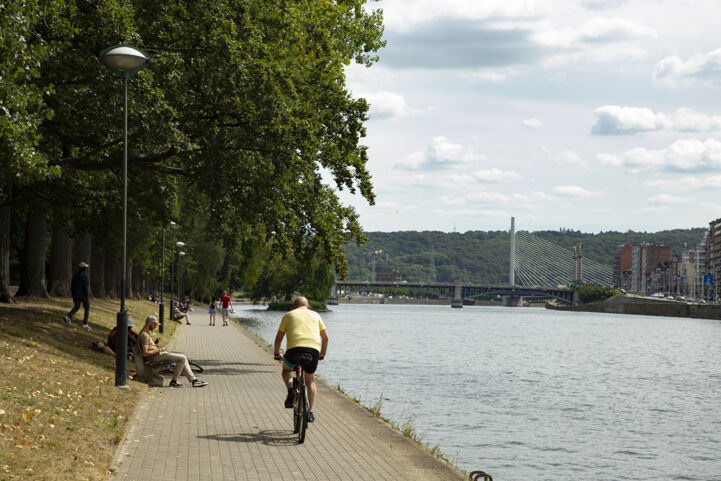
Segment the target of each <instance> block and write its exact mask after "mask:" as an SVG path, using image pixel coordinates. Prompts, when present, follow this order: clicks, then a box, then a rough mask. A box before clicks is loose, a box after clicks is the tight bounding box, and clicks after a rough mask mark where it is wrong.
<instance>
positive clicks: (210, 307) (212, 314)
mask: <svg viewBox="0 0 721 481" xmlns="http://www.w3.org/2000/svg"><path fill="white" fill-rule="evenodd" d="M216 302H217V301H216V299H215V296H213V297H212V298H211V299H210V305H208V314H210V320H209V321H208V325H209V326H214V325H215V314H217V312H218V306H217V304H216Z"/></svg>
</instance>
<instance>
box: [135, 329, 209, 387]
mask: <svg viewBox="0 0 721 481" xmlns="http://www.w3.org/2000/svg"><path fill="white" fill-rule="evenodd" d="M159 324H160V321H159V320H158V318H157V317H155V316H148V317H147V318H146V319H145V326H143V330H142V331H140V334H139V335H138V343H139V344H140V352H141V353H142V355H143V361H145V362H153V363H159V362H174V363H175V371H174V372H173V378H172V379H171V380H170V387H183V385H182V384H180V383H179V382H178V377H180V374H181V373H182V374H183V375H184V376H185V377H186V378H187V379H188V382H189V383H190V384H191V386H193V387H203V386H207V385H208V383H207V382H205V381H201V380H200V379H198V378H196V377H195V375H194V374H193V371H192V370H191V369H190V364H188V358H187V357H185V355H184V354H178V353H175V352H168V350H167V349H166V348H164V347H161V348H159V349H158V346H157V345H156V344H155V341H153V338H152V337H151V336H150V332H151V331H154V330H155V328H156V327H158V325H159Z"/></svg>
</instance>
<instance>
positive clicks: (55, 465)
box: [0, 298, 177, 481]
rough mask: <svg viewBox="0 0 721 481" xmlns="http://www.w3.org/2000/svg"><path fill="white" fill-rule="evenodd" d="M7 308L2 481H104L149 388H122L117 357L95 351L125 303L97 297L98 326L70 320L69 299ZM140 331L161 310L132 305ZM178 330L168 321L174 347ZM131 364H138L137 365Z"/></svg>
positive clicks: (2, 318)
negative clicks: (117, 385)
mask: <svg viewBox="0 0 721 481" xmlns="http://www.w3.org/2000/svg"><path fill="white" fill-rule="evenodd" d="M17 301H18V302H17V304H0V481H10V480H46V481H55V480H58V481H60V480H63V481H65V480H70V479H72V480H101V479H106V478H107V476H108V474H109V473H111V472H112V468H111V466H110V464H111V462H112V460H113V456H114V454H115V451H116V449H117V445H118V444H119V443H120V442H121V440H122V438H123V435H124V433H125V427H126V424H127V422H128V418H129V417H130V416H131V415H132V413H133V411H134V409H135V407H136V405H137V403H138V400H139V398H140V395H141V393H142V392H144V391H145V389H146V386H145V385H144V384H140V383H136V382H134V381H128V385H129V386H130V387H131V389H118V388H115V386H114V385H115V358H114V357H111V356H108V355H105V354H102V353H98V352H95V351H93V350H91V349H90V347H89V346H90V342H91V341H92V340H94V339H101V340H103V341H104V340H105V339H106V338H107V335H108V332H109V331H110V329H111V328H112V327H113V326H114V325H115V322H116V313H117V311H118V309H119V302H118V301H117V300H106V299H93V300H91V310H90V325H91V327H92V329H91V330H90V331H86V330H84V329H81V328H80V325H81V322H80V320H81V319H82V309H80V312H79V313H78V314H76V316H75V320H74V322H73V324H72V326H71V327H69V328H68V327H67V326H66V325H65V323H64V322H63V320H62V318H63V316H64V315H65V313H66V312H67V311H68V310H69V309H70V307H72V302H71V301H70V300H69V299H41V298H32V299H24V298H17ZM127 307H128V310H129V315H130V317H131V318H132V319H133V320H134V321H135V328H134V329H135V331H136V332H138V331H139V330H140V329H141V328H142V323H143V322H144V320H145V317H147V316H148V315H150V314H156V312H157V309H158V305H157V304H154V303H151V302H149V301H139V300H128V301H127ZM176 327H177V325H176V324H175V323H172V322H166V324H165V334H164V335H163V336H162V337H163V341H162V342H161V343H163V344H164V343H166V342H167V340H168V339H170V338H172V336H173V333H174V332H175V329H176ZM128 367H129V368H131V367H133V364H132V362H130V363H129V364H128Z"/></svg>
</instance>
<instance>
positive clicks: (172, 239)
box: [168, 221, 178, 319]
mask: <svg viewBox="0 0 721 481" xmlns="http://www.w3.org/2000/svg"><path fill="white" fill-rule="evenodd" d="M177 229H178V224H176V223H175V222H173V221H170V232H171V236H170V247H171V249H172V251H173V255H171V256H170V314H168V319H172V318H173V291H174V290H175V286H174V285H173V282H174V280H175V231H176V230H177Z"/></svg>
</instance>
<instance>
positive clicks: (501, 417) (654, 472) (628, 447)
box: [235, 304, 721, 481]
mask: <svg viewBox="0 0 721 481" xmlns="http://www.w3.org/2000/svg"><path fill="white" fill-rule="evenodd" d="M281 314H282V313H279V312H268V311H265V310H262V309H261V308H257V307H252V306H245V307H243V308H241V309H236V314H235V315H236V316H237V317H238V318H239V320H240V321H241V323H242V324H244V325H245V326H246V327H248V328H249V329H251V330H252V331H254V332H256V333H257V334H259V335H260V336H261V337H263V338H264V339H266V340H267V341H268V342H270V343H272V341H273V339H274V337H275V333H276V330H277V327H278V323H279V322H280V317H281ZM322 316H323V319H324V321H325V322H326V326H327V328H328V335H329V338H330V346H329V349H328V355H327V357H326V360H324V361H322V362H321V364H320V367H319V368H318V375H319V376H321V377H322V378H323V379H325V380H326V381H327V382H328V383H329V384H331V385H333V386H336V385H340V387H341V388H342V389H343V390H344V391H345V392H346V393H348V394H349V395H351V396H353V397H356V398H360V399H361V401H362V402H363V403H364V404H366V405H370V406H372V405H374V404H376V403H377V402H378V401H379V399H380V397H381V394H382V407H381V415H382V416H383V417H386V418H388V419H390V420H393V421H394V422H396V423H398V424H403V423H404V422H408V421H410V423H412V425H413V426H414V427H415V429H416V432H417V433H418V435H420V437H421V439H422V441H423V442H424V444H428V445H429V446H435V445H438V447H439V448H440V450H441V452H442V453H443V454H444V455H445V456H446V457H447V458H448V459H450V460H452V461H453V462H454V463H455V464H456V465H457V466H459V467H460V468H461V469H463V470H465V471H472V470H475V469H482V470H483V471H486V472H488V473H490V474H491V475H493V479H494V480H495V481H527V480H528V481H530V480H534V481H537V480H554V481H559V480H567V481H585V480H588V481H591V480H593V481H599V480H643V481H650V480H659V481H661V480H663V481H669V480H688V481H719V480H721V321H712V320H702V319H686V318H670V317H650V316H627V315H612V314H596V313H571V312H562V311H551V310H545V309H541V308H520V307H519V308H503V307H480V306H478V307H470V306H466V307H464V308H463V309H451V308H450V307H448V306H417V305H347V304H346V305H340V306H332V310H331V311H330V312H327V313H323V314H322ZM318 419H319V421H320V422H322V413H319V418H318Z"/></svg>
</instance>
